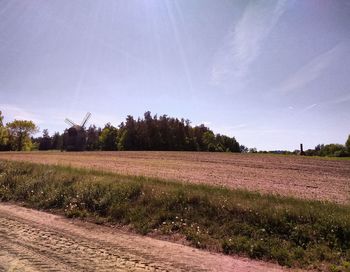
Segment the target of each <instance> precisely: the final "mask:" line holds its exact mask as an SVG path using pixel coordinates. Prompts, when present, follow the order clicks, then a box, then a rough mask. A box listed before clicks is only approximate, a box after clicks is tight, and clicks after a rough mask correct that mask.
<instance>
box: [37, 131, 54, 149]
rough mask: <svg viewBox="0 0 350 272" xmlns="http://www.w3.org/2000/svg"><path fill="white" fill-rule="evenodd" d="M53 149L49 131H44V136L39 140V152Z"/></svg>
mask: <svg viewBox="0 0 350 272" xmlns="http://www.w3.org/2000/svg"><path fill="white" fill-rule="evenodd" d="M49 149H51V137H50V135H49V131H48V130H47V129H44V130H43V136H42V137H41V138H40V140H39V150H49Z"/></svg>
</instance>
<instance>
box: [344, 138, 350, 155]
mask: <svg viewBox="0 0 350 272" xmlns="http://www.w3.org/2000/svg"><path fill="white" fill-rule="evenodd" d="M345 147H346V150H347V151H348V153H349V154H350V135H349V137H348V139H347V141H346V143H345Z"/></svg>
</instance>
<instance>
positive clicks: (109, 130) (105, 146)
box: [99, 123, 118, 151]
mask: <svg viewBox="0 0 350 272" xmlns="http://www.w3.org/2000/svg"><path fill="white" fill-rule="evenodd" d="M117 136H118V129H117V128H115V127H114V126H112V125H111V124H110V123H108V124H106V125H105V127H104V128H103V130H102V132H101V135H100V137H99V140H100V144H101V148H102V150H106V151H107V150H109V151H112V150H117Z"/></svg>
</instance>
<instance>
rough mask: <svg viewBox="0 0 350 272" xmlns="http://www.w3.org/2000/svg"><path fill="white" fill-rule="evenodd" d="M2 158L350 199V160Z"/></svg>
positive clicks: (168, 155) (99, 155) (134, 155)
mask: <svg viewBox="0 0 350 272" xmlns="http://www.w3.org/2000/svg"><path fill="white" fill-rule="evenodd" d="M0 159H8V160H16V161H31V162H36V163H47V164H63V165H71V166H76V167H85V168H89V169H99V170H106V171H113V172H116V173H120V174H131V175H143V176H149V177H157V178H165V179H171V180H178V181H184V182H192V183H207V184H212V185H218V186H227V187H230V188H244V189H248V190H254V191H260V192H263V193H274V194H280V195H287V196H296V197H300V198H307V199H318V200H328V201H332V202H336V203H349V202H350V160H329V159H320V158H309V157H299V156H279V155H260V154H257V155H256V154H228V153H195V152H83V153H67V152H26V153H25V152H21V153H15V152H12V153H10V152H9V153H0Z"/></svg>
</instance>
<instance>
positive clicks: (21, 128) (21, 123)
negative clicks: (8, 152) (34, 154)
mask: <svg viewBox="0 0 350 272" xmlns="http://www.w3.org/2000/svg"><path fill="white" fill-rule="evenodd" d="M6 127H7V128H8V129H9V138H10V144H11V147H12V149H13V150H17V151H21V150H30V148H31V145H32V142H31V138H30V136H31V135H33V134H35V133H36V132H38V130H39V129H38V127H37V126H36V125H35V124H34V123H33V121H28V120H14V121H13V122H11V123H7V124H6Z"/></svg>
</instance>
